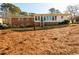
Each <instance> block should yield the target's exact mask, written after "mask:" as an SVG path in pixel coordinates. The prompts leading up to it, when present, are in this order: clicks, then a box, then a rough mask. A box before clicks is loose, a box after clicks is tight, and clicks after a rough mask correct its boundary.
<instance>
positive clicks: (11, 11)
mask: <svg viewBox="0 0 79 59" xmlns="http://www.w3.org/2000/svg"><path fill="white" fill-rule="evenodd" d="M1 10H2V11H3V18H4V19H5V20H4V23H6V22H7V19H10V17H11V16H14V15H16V14H17V13H19V12H21V10H20V8H19V7H17V6H15V5H14V4H10V3H2V4H1Z"/></svg>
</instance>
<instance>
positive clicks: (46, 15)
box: [34, 14, 71, 16]
mask: <svg viewBox="0 0 79 59" xmlns="http://www.w3.org/2000/svg"><path fill="white" fill-rule="evenodd" d="M68 15H71V14H34V16H68Z"/></svg>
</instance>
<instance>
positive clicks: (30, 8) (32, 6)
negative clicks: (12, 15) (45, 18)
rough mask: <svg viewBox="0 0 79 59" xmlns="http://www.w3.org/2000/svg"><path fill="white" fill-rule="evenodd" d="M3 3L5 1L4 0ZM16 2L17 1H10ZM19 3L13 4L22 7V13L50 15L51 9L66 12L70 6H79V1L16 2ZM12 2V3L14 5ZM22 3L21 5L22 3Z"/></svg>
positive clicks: (28, 0) (45, 0)
mask: <svg viewBox="0 0 79 59" xmlns="http://www.w3.org/2000/svg"><path fill="white" fill-rule="evenodd" d="M2 1H3V0H2ZM9 1H12V2H14V1H15V0H9ZM16 1H18V2H19V3H18V2H16V3H13V4H15V5H16V6H18V7H20V9H21V10H22V11H26V12H32V13H49V9H50V8H55V9H59V10H60V11H61V12H64V11H65V10H66V8H67V6H68V5H77V4H79V0H27V2H25V3H24V1H25V0H16ZM12 2H11V3H12ZM20 2H21V3H20Z"/></svg>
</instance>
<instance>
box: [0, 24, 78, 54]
mask: <svg viewBox="0 0 79 59" xmlns="http://www.w3.org/2000/svg"><path fill="white" fill-rule="evenodd" d="M63 54H64V55H72V54H73V55H74V54H79V25H73V26H68V27H64V28H57V29H48V30H36V31H24V32H16V31H11V30H0V55H63Z"/></svg>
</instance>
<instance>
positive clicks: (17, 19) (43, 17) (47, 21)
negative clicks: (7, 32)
mask: <svg viewBox="0 0 79 59" xmlns="http://www.w3.org/2000/svg"><path fill="white" fill-rule="evenodd" d="M69 16H70V14H33V15H30V16H12V17H10V19H9V20H8V24H9V25H11V26H14V27H16V26H18V27H19V26H27V25H30V26H33V25H35V26H51V25H53V24H57V23H58V22H62V21H64V20H68V17H69Z"/></svg>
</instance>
